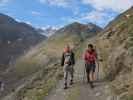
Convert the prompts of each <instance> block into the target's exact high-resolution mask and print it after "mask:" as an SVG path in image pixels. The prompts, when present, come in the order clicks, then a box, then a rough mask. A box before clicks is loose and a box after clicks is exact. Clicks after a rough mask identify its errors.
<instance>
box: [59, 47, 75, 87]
mask: <svg viewBox="0 0 133 100" xmlns="http://www.w3.org/2000/svg"><path fill="white" fill-rule="evenodd" d="M74 65H75V57H74V52H73V51H72V50H71V48H70V46H69V45H66V47H65V48H64V52H63V54H62V59H61V66H64V68H63V70H64V89H67V79H68V74H70V85H72V84H73V74H74V68H73V66H74Z"/></svg>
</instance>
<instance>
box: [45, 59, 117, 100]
mask: <svg viewBox="0 0 133 100" xmlns="http://www.w3.org/2000/svg"><path fill="white" fill-rule="evenodd" d="M84 76H85V74H84V63H83V61H82V60H80V61H78V62H77V64H76V65H75V81H74V85H73V86H69V88H68V89H67V90H64V89H63V80H60V81H59V84H58V85H57V86H56V88H55V89H53V90H52V91H51V92H50V93H49V94H48V96H46V97H45V98H44V100H115V99H114V97H111V96H109V95H108V91H107V90H108V88H109V85H108V83H107V82H104V81H97V82H95V83H94V85H95V88H94V89H92V88H90V86H89V84H87V83H86V81H83V77H84ZM85 78H86V77H85Z"/></svg>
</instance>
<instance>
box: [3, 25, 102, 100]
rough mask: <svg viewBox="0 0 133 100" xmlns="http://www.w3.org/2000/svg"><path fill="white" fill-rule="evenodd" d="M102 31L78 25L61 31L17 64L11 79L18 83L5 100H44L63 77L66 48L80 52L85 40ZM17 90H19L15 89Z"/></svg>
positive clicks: (89, 26)
mask: <svg viewBox="0 0 133 100" xmlns="http://www.w3.org/2000/svg"><path fill="white" fill-rule="evenodd" d="M101 30H102V29H101V28H99V27H97V26H96V25H92V24H88V25H85V24H80V23H77V22H75V23H72V24H70V25H67V26H65V27H63V28H61V29H60V30H58V31H57V32H56V34H55V35H53V36H51V37H50V38H49V39H47V40H46V41H44V42H42V43H41V44H40V45H38V46H36V47H35V48H33V49H31V50H30V51H29V52H28V53H27V54H26V55H25V56H22V57H20V58H19V59H18V60H17V61H16V64H15V66H14V68H13V69H12V70H13V72H11V73H10V72H9V73H8V75H7V76H9V74H10V77H14V80H11V82H13V84H11V85H9V86H10V87H11V89H10V90H9V91H10V92H9V91H8V93H10V94H9V95H8V96H7V97H5V98H3V99H4V100H6V99H7V98H9V100H19V99H21V100H42V98H43V97H44V96H45V95H47V93H48V91H49V90H50V89H51V88H52V87H54V86H55V84H56V82H57V81H58V80H59V79H60V77H62V67H60V57H61V55H62V52H63V48H64V46H65V45H66V44H70V45H72V48H73V49H74V50H75V51H77V49H78V48H79V47H80V46H81V45H82V43H83V41H84V40H85V39H87V38H90V37H92V36H95V35H97V33H99V32H100V31H101ZM82 34H86V37H82V36H81V35H82ZM77 55H78V53H77ZM18 79H20V82H19V81H18ZM16 86H17V87H18V88H13V87H16ZM12 89H13V90H14V91H11V90H12Z"/></svg>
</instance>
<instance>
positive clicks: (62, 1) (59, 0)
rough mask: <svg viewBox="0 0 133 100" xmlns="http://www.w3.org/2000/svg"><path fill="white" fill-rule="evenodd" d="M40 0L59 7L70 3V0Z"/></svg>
mask: <svg viewBox="0 0 133 100" xmlns="http://www.w3.org/2000/svg"><path fill="white" fill-rule="evenodd" d="M40 2H41V3H44V4H49V5H54V6H59V7H67V6H68V5H69V2H70V0H40Z"/></svg>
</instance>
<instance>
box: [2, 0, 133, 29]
mask: <svg viewBox="0 0 133 100" xmlns="http://www.w3.org/2000/svg"><path fill="white" fill-rule="evenodd" d="M118 4H119V5H118ZM132 5H133V0H0V12H1V13H5V14H7V15H9V16H12V17H13V18H15V19H16V20H18V21H23V22H26V23H29V24H32V25H33V26H34V27H43V28H46V27H49V26H53V27H61V26H63V25H67V24H69V23H72V22H74V21H78V22H81V23H89V22H92V23H95V24H97V25H99V26H101V27H104V26H105V25H107V24H108V22H109V21H111V20H112V19H113V18H115V17H116V16H117V15H118V14H120V13H122V12H123V11H125V10H127V9H129V8H130V7H131V6H132Z"/></svg>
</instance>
